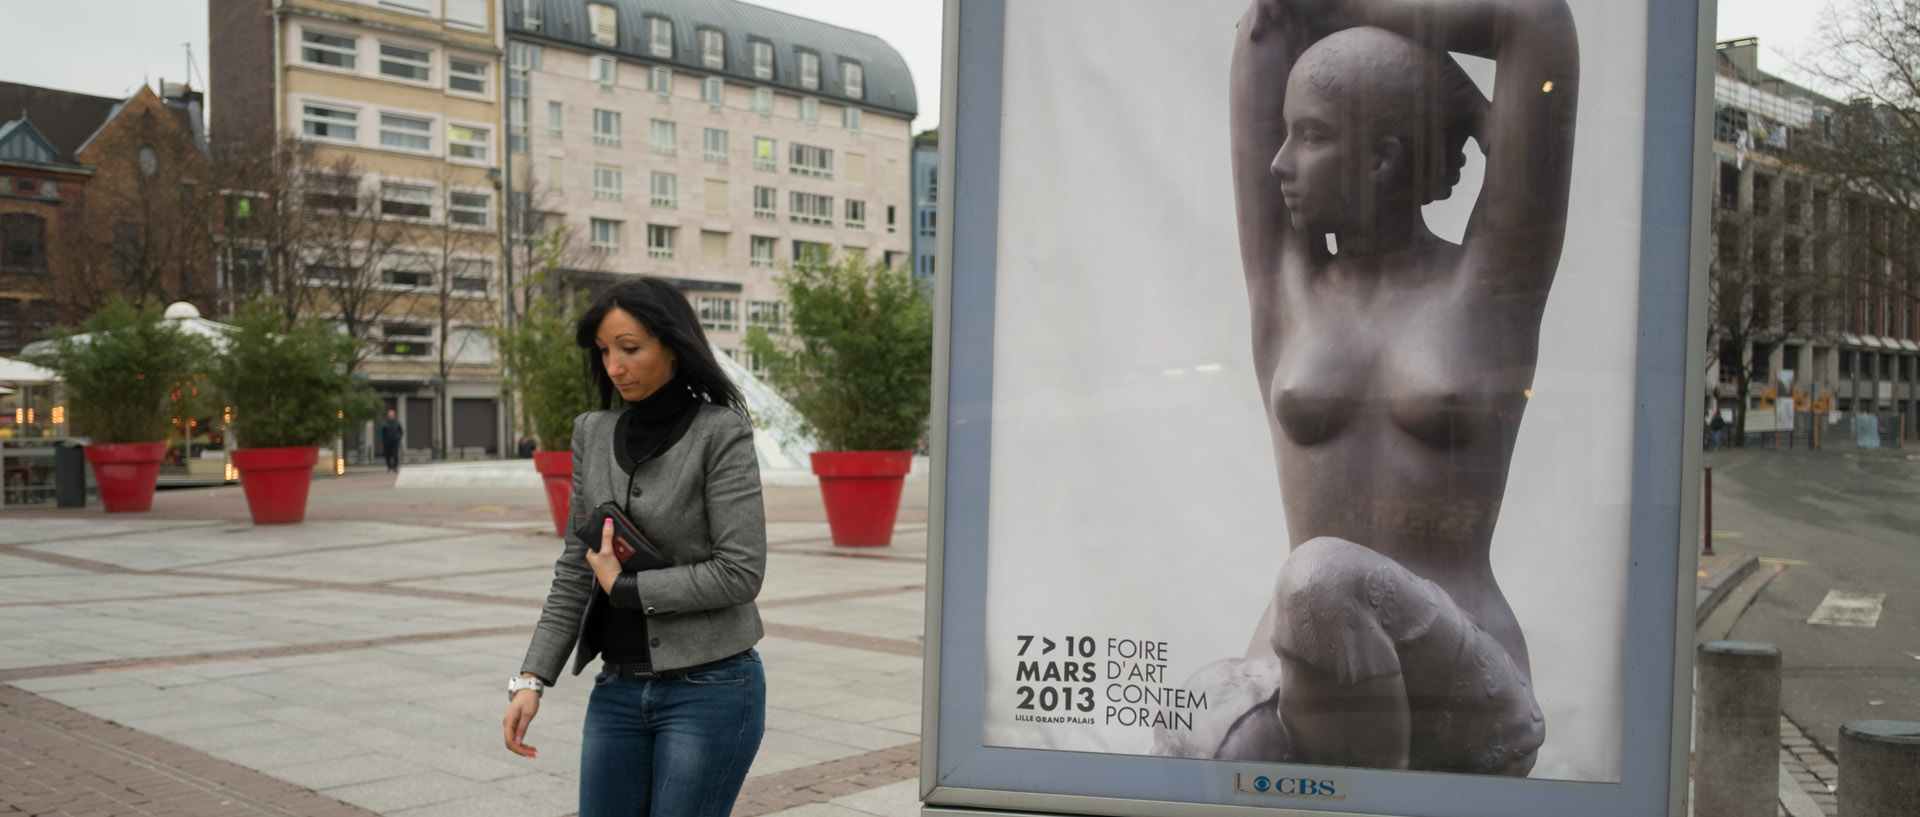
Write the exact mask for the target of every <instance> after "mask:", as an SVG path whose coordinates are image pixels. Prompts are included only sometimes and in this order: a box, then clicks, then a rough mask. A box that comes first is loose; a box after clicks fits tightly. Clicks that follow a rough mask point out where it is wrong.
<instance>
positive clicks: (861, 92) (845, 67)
mask: <svg viewBox="0 0 1920 817" xmlns="http://www.w3.org/2000/svg"><path fill="white" fill-rule="evenodd" d="M840 88H841V90H842V91H843V92H845V93H846V95H847V96H849V97H851V98H853V99H860V98H862V97H865V96H866V95H867V73H866V71H865V70H862V69H861V68H860V63H857V62H844V61H843V62H841V63H840Z"/></svg>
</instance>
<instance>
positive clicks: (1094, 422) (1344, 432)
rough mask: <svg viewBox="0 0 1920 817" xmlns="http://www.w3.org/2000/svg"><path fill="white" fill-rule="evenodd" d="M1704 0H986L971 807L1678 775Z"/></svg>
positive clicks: (955, 657) (945, 425)
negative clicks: (1174, 0)
mask: <svg viewBox="0 0 1920 817" xmlns="http://www.w3.org/2000/svg"><path fill="white" fill-rule="evenodd" d="M1702 13H1703V12H1702V10H1701V9H1700V8H1699V7H1698V6H1697V5H1696V4H1695V3H1691V2H1685V3H1677V2H1660V1H1659V0H1634V1H1630V2H1613V1H1610V0H1537V2H1536V1H1535V0H1313V1H1308V0H1255V1H1254V2H1249V1H1248V0H1194V1H1193V2H1188V3H1182V4H1178V5H1169V4H1163V3H1148V2H1106V1H1103V0H1046V1H1045V2H1031V1H1029V0H1007V2H999V1H998V0H992V1H990V2H976V1H975V0H967V1H966V2H960V3H950V4H949V6H948V19H947V23H948V35H947V36H948V68H949V71H948V73H947V76H946V79H945V81H946V83H947V88H946V89H945V94H944V96H945V97H946V100H945V103H946V104H945V107H944V109H943V116H942V121H943V122H947V123H950V125H949V126H948V128H947V133H945V134H943V139H942V152H943V156H942V161H943V167H944V168H945V169H944V170H943V175H944V176H946V178H948V179H952V180H953V183H952V184H949V185H946V186H945V187H944V188H943V195H944V196H945V200H943V201H942V202H941V209H942V210H943V218H942V221H943V223H944V226H945V230H944V233H943V235H942V236H941V243H942V252H943V256H944V258H945V259H946V260H945V261H943V263H941V265H940V268H941V269H942V270H945V271H947V274H946V275H943V276H941V278H942V280H940V281H939V284H938V285H939V290H940V299H941V300H940V303H941V310H939V311H940V315H939V318H938V321H939V327H938V331H939V337H940V345H939V351H938V352H937V354H936V368H937V369H938V370H939V371H937V373H936V374H937V375H938V376H937V377H936V382H937V383H938V388H939V389H940V392H939V393H938V394H937V395H936V407H935V411H936V416H935V420H936V422H935V429H934V435H935V439H936V442H937V443H939V444H938V445H937V446H936V461H935V467H936V473H935V475H934V477H935V482H934V492H935V493H934V509H933V510H934V513H933V520H932V521H933V530H932V538H933V543H934V548H933V553H932V554H931V563H930V572H931V573H932V574H933V575H932V580H931V584H930V586H929V625H930V627H929V653H928V685H929V695H928V707H927V713H926V717H927V727H928V728H927V734H926V735H925V740H924V742H923V747H924V750H925V752H926V753H927V756H926V761H927V762H925V763H923V766H922V768H923V775H924V777H923V790H924V793H925V799H926V801H927V802H928V804H929V813H942V812H939V809H941V808H945V807H962V806H982V807H995V808H1013V809H1024V810H1030V811H1048V810H1058V811H1059V812H1060V813H1114V814H1126V813H1140V814H1168V813H1193V814H1205V813H1215V812H1214V811H1209V809H1220V808H1226V807H1232V806H1252V807H1263V808H1270V809H1281V810H1294V811H1304V812H1325V813H1368V814H1407V815H1427V814H1434V815H1439V814H1484V815H1492V814H1537V813H1555V814H1565V815H1579V814H1595V815H1599V814H1607V815H1642V814H1644V815H1652V814H1667V813H1671V812H1672V810H1673V809H1674V808H1676V807H1677V806H1676V804H1677V803H1679V802H1680V797H1681V795H1680V793H1679V791H1678V789H1680V788H1683V787H1684V771H1683V767H1684V764H1683V763H1681V761H1682V760H1683V759H1684V744H1683V743H1681V744H1678V745H1679V746H1680V747H1681V748H1680V749H1679V750H1676V741H1678V740H1679V739H1680V736H1681V735H1682V734H1683V733H1682V731H1681V729H1680V726H1679V724H1681V723H1683V722H1684V717H1683V714H1684V709H1683V708H1681V705H1680V703H1677V702H1680V701H1684V700H1685V684H1684V683H1680V682H1679V681H1678V680H1677V679H1680V678H1681V677H1683V675H1682V674H1683V673H1684V672H1685V671H1686V669H1687V667H1686V660H1687V659H1686V646H1688V645H1687V644H1683V643H1682V640H1683V639H1682V637H1681V635H1682V633H1683V632H1687V631H1690V624H1691V609H1690V607H1691V606H1690V605H1684V604H1682V601H1683V600H1684V599H1685V598H1690V594H1691V590H1692V580H1691V579H1692V573H1691V568H1690V567H1689V566H1690V565H1691V558H1692V548H1691V544H1692V540H1691V537H1692V534H1693V528H1692V527H1691V525H1692V524H1693V522H1692V521H1691V520H1692V519H1693V517H1692V515H1691V514H1690V512H1688V511H1687V510H1685V509H1688V508H1690V507H1691V505H1690V504H1689V501H1688V500H1687V496H1688V491H1689V488H1688V486H1689V485H1690V483H1689V481H1688V480H1685V479H1681V478H1680V477H1679V475H1680V474H1681V473H1682V472H1683V471H1684V469H1686V468H1688V467H1690V466H1691V465H1697V461H1696V459H1695V458H1697V453H1692V454H1690V453H1689V452H1697V449H1698V444H1697V438H1695V437H1692V436H1691V435H1697V434H1698V433H1700V432H1699V429H1698V428H1695V426H1698V425H1699V424H1698V423H1697V422H1693V421H1692V419H1691V418H1692V416H1693V414H1692V411H1691V403H1690V401H1689V400H1687V399H1686V398H1685V397H1684V395H1690V394H1694V393H1697V392H1698V386H1699V384H1698V383H1694V384H1692V385H1691V390H1689V388H1690V386H1689V384H1688V382H1687V380H1688V378H1689V373H1694V374H1692V375H1691V376H1692V377H1693V378H1694V379H1695V380H1697V379H1698V374H1697V372H1698V370H1699V366H1697V365H1691V364H1692V362H1694V361H1693V358H1694V357H1696V356H1698V355H1699V354H1700V353H1699V351H1698V348H1697V347H1698V346H1699V344H1698V343H1690V342H1689V337H1690V335H1689V332H1690V331H1694V330H1693V329H1692V328H1691V327H1690V324H1689V322H1688V320H1687V318H1688V316H1689V315H1690V314H1692V310H1693V309H1694V308H1695V305H1697V303H1698V302H1699V300H1700V297H1701V296H1700V292H1699V285H1698V284H1699V279H1700V269H1701V266H1702V250H1703V247H1704V245H1703V243H1702V242H1700V241H1698V240H1697V233H1698V232H1699V229H1698V224H1699V223H1700V222H1701V221H1702V220H1703V218H1704V206H1703V204H1702V202H1703V201H1704V198H1703V197H1700V196H1697V195H1695V188H1696V186H1697V180H1698V179H1702V178H1704V176H1703V175H1701V171H1700V167H1702V166H1703V164H1702V163H1703V159H1702V157H1703V156H1704V149H1703V145H1704V144H1705V143H1704V139H1703V137H1702V135H1701V133H1702V132H1701V131H1700V122H1701V121H1702V116H1701V105H1700V102H1699V100H1700V99H1701V98H1702V94H1704V93H1705V91H1704V90H1703V88H1704V86H1702V85H1701V78H1702V76H1703V70H1702V68H1701V59H1700V57H1699V55H1700V54H1701V53H1703V43H1704V39H1703V37H1704V30H1703V29H1702V27H1701V24H1700V20H1701V19H1702V18H1701V14H1702ZM1705 13H1706V14H1708V15H1709V16H1708V17H1707V19H1711V16H1710V15H1711V9H1707V10H1706V12H1705ZM1689 440H1693V442H1692V443H1689V442H1688V441H1689ZM1683 544H1684V545H1685V546H1683ZM1683 613H1684V618H1685V619H1686V621H1685V623H1684V624H1683V623H1682V621H1681V619H1682V618H1683V615H1682V614H1683ZM1677 770H1678V771H1677ZM1170 809H1173V810H1170ZM953 813H959V812H953ZM1222 813H1225V812H1222Z"/></svg>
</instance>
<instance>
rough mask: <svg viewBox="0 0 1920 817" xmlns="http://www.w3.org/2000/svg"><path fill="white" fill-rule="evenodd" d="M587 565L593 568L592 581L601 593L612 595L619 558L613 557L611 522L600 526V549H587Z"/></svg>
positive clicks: (618, 571)
mask: <svg viewBox="0 0 1920 817" xmlns="http://www.w3.org/2000/svg"><path fill="white" fill-rule="evenodd" d="M587 565H588V566H590V567H592V568H593V580H594V581H596V582H599V583H600V589H601V591H603V592H605V593H606V594H607V595H609V596H611V595H613V580H614V579H617V578H620V557H618V556H615V555H613V520H611V519H609V520H607V521H606V524H603V525H601V526H600V549H599V550H594V549H592V548H588V549H587Z"/></svg>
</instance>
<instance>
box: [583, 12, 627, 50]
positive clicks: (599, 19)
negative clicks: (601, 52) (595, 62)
mask: <svg viewBox="0 0 1920 817" xmlns="http://www.w3.org/2000/svg"><path fill="white" fill-rule="evenodd" d="M587 26H588V27H589V28H591V29H592V30H593V44H594V45H618V44H619V43H620V13H619V12H618V11H617V10H615V9H614V7H613V6H610V5H607V4H605V3H591V4H589V5H588V6H587Z"/></svg>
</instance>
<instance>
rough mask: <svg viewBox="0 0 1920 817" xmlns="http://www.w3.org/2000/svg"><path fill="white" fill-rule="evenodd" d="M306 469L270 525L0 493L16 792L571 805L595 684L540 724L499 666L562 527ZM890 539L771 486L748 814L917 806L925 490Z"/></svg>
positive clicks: (498, 507) (70, 813)
mask: <svg viewBox="0 0 1920 817" xmlns="http://www.w3.org/2000/svg"><path fill="white" fill-rule="evenodd" d="M393 482H394V480H393V478H392V477H391V476H388V475H386V474H384V473H380V472H379V471H378V470H377V469H376V470H375V471H373V472H366V473H351V472H350V473H349V475H347V476H345V477H337V478H321V479H318V480H316V482H315V483H314V486H313V488H314V490H313V495H312V499H311V504H310V508H309V513H308V521H306V522H305V523H303V524H299V525H283V526H270V527H255V526H253V525H252V524H250V522H248V519H247V514H246V510H245V505H244V500H243V498H242V497H241V494H240V490H239V488H238V487H237V486H230V487H224V488H211V489H194V490H185V491H163V492H161V493H160V494H159V495H158V496H157V497H156V499H155V504H154V510H153V511H151V512H148V513H143V514H126V515H121V514H115V515H113V516H108V515H107V514H105V513H104V512H102V511H101V510H100V509H99V508H98V507H97V506H96V507H89V508H85V509H66V510H52V509H43V510H30V511H8V512H6V513H4V514H0V615H3V616H5V618H6V621H7V624H8V626H7V627H5V628H0V815H14V814H27V815H50V816H52V817H82V816H83V815H192V817H223V816H224V815H272V816H273V817H333V816H334V815H339V817H349V816H355V817H357V816H359V815H374V814H379V815H404V816H405V817H442V816H443V815H444V816H445V817H454V816H455V815H459V816H460V817H468V816H478V817H486V816H487V815H495V814H498V815H514V817H543V816H546V815H551V816H552V817H559V816H560V815H569V814H572V813H573V812H574V809H575V786H576V783H577V779H578V768H577V767H578V763H579V732H580V724H581V719H582V717H583V716H584V713H585V709H586V694H587V692H588V691H589V689H590V688H591V685H590V684H588V683H586V680H585V679H584V678H578V677H571V676H569V677H566V678H563V679H562V680H561V682H560V684H559V685H558V686H557V687H555V688H554V689H552V690H550V691H549V692H548V693H547V695H546V698H545V699H544V700H543V701H542V702H541V708H540V714H539V716H538V718H537V719H536V720H535V722H534V724H533V727H532V728H531V729H530V730H529V733H528V742H529V743H533V744H535V745H537V746H539V747H540V750H541V751H540V756H539V758H538V759H537V760H526V759H522V758H519V757H517V756H515V755H512V754H510V753H509V752H507V751H506V749H505V748H504V747H502V746H501V745H500V716H501V713H502V712H503V711H504V706H505V701H506V699H505V696H504V695H503V694H502V688H503V686H504V681H505V679H506V677H507V676H509V675H510V674H512V673H513V672H515V671H516V670H517V669H518V668H519V665H520V659H521V656H522V654H523V652H524V651H525V649H526V645H527V638H528V636H529V635H530V634H531V632H532V629H533V623H534V620H535V618H536V617H537V615H538V610H539V606H540V603H541V601H542V598H543V594H544V593H545V591H546V588H547V585H548V583H549V581H550V579H551V576H552V566H553V559H554V557H555V556H556V555H557V554H558V551H559V542H558V539H557V537H555V536H554V535H553V530H552V525H551V522H550V521H548V520H547V519H546V518H545V513H546V511H545V506H544V499H543V497H540V496H538V495H530V494H525V493H522V492H518V491H504V490H497V489H460V490H453V489H418V490H414V489H409V490H396V489H394V487H393ZM908 488H909V490H908V492H907V497H906V499H905V502H904V507H903V508H902V511H901V519H900V525H899V527H898V528H897V530H896V534H895V538H894V543H893V544H892V545H891V546H889V547H886V548H870V549H861V550H859V551H849V550H848V549H841V548H834V547H833V546H832V545H831V543H830V542H829V541H828V540H827V532H826V526H825V524H824V521H825V517H824V514H823V513H822V511H821V509H820V508H819V499H818V494H817V491H816V490H815V489H813V488H810V487H807V488H787V487H769V488H768V489H767V506H768V518H769V524H768V535H769V555H768V569H767V580H766V585H765V588H764V590H763V592H762V596H761V607H762V617H763V618H764V620H765V622H766V625H767V633H768V636H767V638H766V639H765V640H764V641H762V642H761V643H760V645H759V650H760V652H761V655H762V658H763V660H764V661H765V663H766V669H767V679H768V684H767V686H768V707H769V712H768V718H767V722H768V729H767V735H766V738H765V741H764V742H763V745H762V748H761V750H760V754H759V756H758V757H757V758H756V760H755V763H754V766H753V768H752V770H751V771H750V772H749V775H748V779H747V783H746V786H745V788H744V790H743V791H742V793H741V797H740V800H739V803H738V804H737V805H736V808H735V811H734V813H735V815H737V816H738V817H761V816H762V815H785V816H787V817H798V816H799V815H809V816H813V815H841V817H849V816H855V817H857V816H858V815H881V817H907V816H908V815H916V814H917V813H918V775H919V771H918V759H919V729H920V714H919V711H920V705H919V704H920V695H921V689H920V661H921V654H922V646H921V645H922V639H921V628H922V603H923V598H924V591H925V584H924V583H925V561H926V524H925V520H926V501H925V488H926V485H925V483H924V482H923V481H921V482H910V483H909V485H908Z"/></svg>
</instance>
